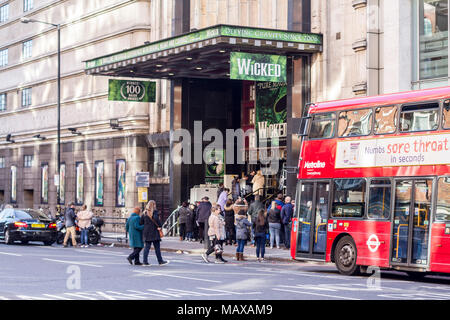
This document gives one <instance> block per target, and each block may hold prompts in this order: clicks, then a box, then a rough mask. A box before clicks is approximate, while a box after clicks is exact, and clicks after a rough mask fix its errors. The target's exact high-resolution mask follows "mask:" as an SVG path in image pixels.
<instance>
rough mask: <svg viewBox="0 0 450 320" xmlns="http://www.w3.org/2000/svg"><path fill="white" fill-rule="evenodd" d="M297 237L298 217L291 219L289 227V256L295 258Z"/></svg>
mask: <svg viewBox="0 0 450 320" xmlns="http://www.w3.org/2000/svg"><path fill="white" fill-rule="evenodd" d="M297 238H298V218H293V219H292V229H291V258H292V259H295V256H296V252H297Z"/></svg>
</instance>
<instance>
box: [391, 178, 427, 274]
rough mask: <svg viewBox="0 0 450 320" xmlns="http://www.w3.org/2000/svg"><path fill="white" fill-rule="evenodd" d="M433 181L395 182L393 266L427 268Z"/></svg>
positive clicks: (408, 180) (406, 180)
mask: <svg viewBox="0 0 450 320" xmlns="http://www.w3.org/2000/svg"><path fill="white" fill-rule="evenodd" d="M433 188H434V181H433V179H426V178H424V179H402V180H397V181H396V182H395V204H394V223H393V228H394V229H393V232H392V258H391V260H392V263H393V264H396V265H403V266H413V267H424V266H426V265H427V264H428V238H429V237H428V235H429V229H430V219H431V203H432V195H433Z"/></svg>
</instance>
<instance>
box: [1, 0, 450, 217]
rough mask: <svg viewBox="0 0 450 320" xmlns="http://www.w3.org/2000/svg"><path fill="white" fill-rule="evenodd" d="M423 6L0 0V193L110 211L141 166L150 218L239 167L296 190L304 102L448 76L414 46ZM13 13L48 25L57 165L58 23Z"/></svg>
mask: <svg viewBox="0 0 450 320" xmlns="http://www.w3.org/2000/svg"><path fill="white" fill-rule="evenodd" d="M406 2H407V3H408V5H406V4H405V3H406ZM428 2H430V1H419V0H414V1H399V2H398V3H397V1H395V3H394V2H388V1H381V0H376V1H375V0H358V1H355V0H342V1H338V2H336V5H334V2H333V4H331V2H330V1H325V0H321V1H311V0H279V1H270V0H226V1H222V0H216V1H206V0H170V1H166V0H153V1H150V0H104V1H90V0H89V1H88V0H65V1H62V0H60V1H57V0H34V1H31V0H25V1H22V0H21V1H19V0H9V1H0V77H1V79H2V81H0V202H2V203H3V202H4V203H13V204H15V205H17V206H18V207H35V208H39V207H44V208H49V209H50V210H51V211H52V212H54V210H55V207H56V202H57V192H58V191H59V195H60V198H61V199H60V204H61V205H62V206H63V207H64V206H66V205H67V204H68V203H69V202H71V201H74V202H76V203H77V205H81V204H87V205H88V206H90V207H92V208H93V209H94V210H95V211H96V212H97V213H99V214H102V215H106V216H117V217H124V216H126V215H127V212H129V210H130V209H131V208H133V207H134V206H136V205H137V204H138V200H139V197H138V189H137V186H136V175H137V174H138V173H140V172H149V187H148V189H147V190H148V197H147V198H148V199H154V200H156V202H157V205H158V209H159V210H160V211H161V212H162V213H163V217H164V218H165V217H167V216H168V215H169V214H170V212H171V211H172V210H173V209H174V208H176V207H177V206H178V205H179V204H180V203H181V202H182V201H184V200H188V199H191V200H195V199H194V198H195V196H194V195H192V194H191V189H192V188H193V187H195V186H200V185H206V184H216V183H218V182H220V181H224V182H225V184H226V185H227V186H230V181H231V178H232V177H233V176H236V175H239V176H241V175H242V173H243V172H245V173H249V172H251V171H258V170H261V171H262V174H263V175H264V177H265V189H264V194H265V195H270V194H273V193H276V192H278V191H280V190H281V191H283V192H284V193H285V194H288V195H294V194H295V185H296V176H297V169H296V167H297V164H298V156H299V150H300V141H301V137H300V136H299V135H298V134H297V133H298V132H299V126H300V119H301V117H302V116H303V115H304V112H305V106H307V104H308V103H310V102H317V101H324V100H331V99H340V98H349V97H354V96H358V95H367V94H380V93H384V92H395V91H402V90H410V89H414V88H422V87H425V86H433V85H435V84H436V83H438V82H439V81H440V82H439V83H442V81H444V82H445V81H447V80H443V79H442V75H443V74H444V73H445V74H446V75H448V72H444V73H442V71H446V70H444V69H445V68H444V65H445V66H446V67H447V68H448V64H446V61H447V60H445V61H444V60H443V59H437V58H433V59H431V58H430V59H431V60H430V59H428V60H427V59H425V60H424V59H420V57H421V55H422V51H420V52H417V53H414V52H415V51H414V50H415V49H414V48H421V47H420V46H418V45H417V46H416V45H413V44H414V43H416V42H414V41H416V40H417V43H418V41H420V39H422V38H420V37H419V36H415V35H416V34H415V33H414V32H415V31H417V30H420V28H421V26H423V25H422V24H421V23H422V22H420V21H421V20H420V19H419V20H417V19H416V18H414V17H416V16H420V15H421V14H422V15H423V14H424V12H425V11H426V13H427V14H434V17H435V18H430V20H431V24H432V26H434V25H439V27H440V28H439V30H440V31H439V34H438V35H439V36H442V35H443V27H445V26H446V24H445V23H444V20H443V18H442V17H441V16H442V15H443V13H442V12H444V11H445V10H444V11H443V10H441V4H442V5H444V4H446V1H433V2H432V3H428ZM437 2H439V5H437V4H436V3H437ZM441 2H442V3H441ZM444 2H445V3H444ZM431 7H433V8H434V9H433V8H431ZM432 9H433V10H434V11H433V10H432ZM424 10H425V11H424ZM412 12H415V13H414V14H412ZM436 17H438V18H439V19H437V18H436ZM21 18H28V19H32V20H36V21H46V22H49V23H52V24H60V30H61V119H60V127H61V148H60V158H61V170H60V172H58V170H57V168H58V162H57V158H58V151H57V150H58V149H57V105H58V104H57V77H56V75H57V29H56V28H55V27H54V26H52V25H48V24H42V23H38V22H33V23H27V24H24V23H21ZM400 18H401V19H400ZM414 19H416V20H414ZM393 21H396V22H395V23H394V22H393ZM400 21H402V23H400ZM404 21H406V24H405V23H403V22H404ZM417 21H419V22H417ZM444 25H445V26H444ZM405 30H408V32H406V33H405ZM411 30H413V31H414V30H415V31H414V32H411ZM436 30H437V28H432V30H431V31H432V33H433V32H435V31H436ZM445 32H446V31H445ZM418 34H420V32H419V31H417V35H418ZM400 35H402V36H400ZM430 39H431V38H430ZM433 39H434V38H433ZM430 41H431V40H430ZM387 43H389V46H387V45H386V44H387ZM397 43H399V45H398V46H397V45H396V44H397ZM408 45H409V47H408ZM405 48H406V50H405ZM434 48H436V47H434ZM444 49H445V50H447V51H448V48H447V47H446V48H444ZM420 50H421V49H420ZM439 50H441V51H442V50H443V49H442V48H440V49H439ZM445 50H444V51H445ZM405 52H406V53H405ZM416 58H417V59H416ZM414 59H416V60H417V63H416V66H417V68H421V70H422V69H423V70H422V72H421V73H420V74H417V75H416V74H415V73H414V72H413V71H412V70H413V69H414V68H413V67H412V66H414V64H411V60H414ZM416 60H414V61H416ZM419 60H420V61H419ZM422 60H423V61H422ZM432 66H433V68H432ZM433 72H434V73H433ZM401 75H402V76H401ZM433 75H434V76H433ZM425 76H427V77H428V76H430V77H428V78H427V79H425ZM405 77H406V78H407V80H405V79H406V78H405ZM433 77H434V78H439V77H440V80H439V81H437V80H436V81H434V82H433ZM239 130H242V131H239ZM212 144H213V145H214V147H215V149H214V152H212V151H211V150H210V149H209V148H208V147H210V146H211V145H212ZM205 160H206V162H205ZM212 200H213V201H215V200H216V199H212Z"/></svg>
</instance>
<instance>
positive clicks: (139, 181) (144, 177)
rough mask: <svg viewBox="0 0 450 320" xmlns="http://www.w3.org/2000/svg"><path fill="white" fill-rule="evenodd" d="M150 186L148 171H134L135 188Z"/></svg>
mask: <svg viewBox="0 0 450 320" xmlns="http://www.w3.org/2000/svg"><path fill="white" fill-rule="evenodd" d="M149 186H150V172H137V173H136V188H148V187H149Z"/></svg>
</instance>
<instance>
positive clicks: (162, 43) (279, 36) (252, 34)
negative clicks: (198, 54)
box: [86, 25, 322, 69]
mask: <svg viewBox="0 0 450 320" xmlns="http://www.w3.org/2000/svg"><path fill="white" fill-rule="evenodd" d="M218 37H232V38H241V39H260V40H266V41H283V42H290V43H303V44H310V45H313V48H314V50H317V51H318V50H319V46H320V45H321V44H322V35H321V34H315V33H302V32H295V31H283V30H271V29H260V28H248V27H239V26H227V25H218V26H213V27H209V28H205V29H202V30H197V31H194V32H190V33H188V34H185V35H180V36H176V37H172V38H168V39H163V40H159V41H155V42H152V43H149V44H147V45H143V46H139V47H136V48H133V49H129V50H125V51H121V52H118V53H114V54H111V55H107V56H103V57H99V58H96V59H92V60H89V61H86V69H91V68H96V67H101V66H105V65H108V64H112V63H116V62H120V61H125V60H128V59H133V58H137V57H142V56H145V55H148V54H153V53H158V52H161V51H164V50H168V49H173V48H177V47H181V46H184V45H190V44H194V43H197V42H200V41H204V40H208V39H213V38H218ZM315 45H317V47H316V46H315ZM310 49H311V48H310Z"/></svg>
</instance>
